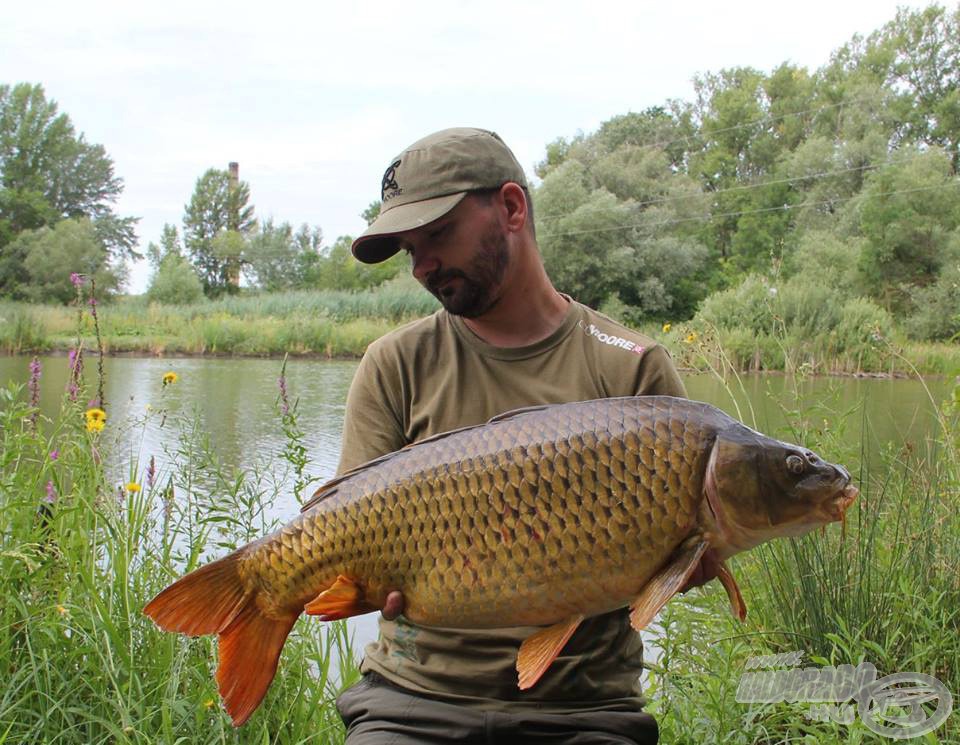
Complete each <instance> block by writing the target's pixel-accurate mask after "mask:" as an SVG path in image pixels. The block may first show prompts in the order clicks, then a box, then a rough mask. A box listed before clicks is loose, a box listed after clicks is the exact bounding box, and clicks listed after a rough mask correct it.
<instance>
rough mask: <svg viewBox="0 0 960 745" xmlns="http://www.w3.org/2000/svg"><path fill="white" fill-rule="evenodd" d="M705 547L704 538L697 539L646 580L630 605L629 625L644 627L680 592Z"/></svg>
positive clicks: (638, 627)
mask: <svg viewBox="0 0 960 745" xmlns="http://www.w3.org/2000/svg"><path fill="white" fill-rule="evenodd" d="M706 550H707V542H706V541H699V542H698V543H696V544H694V545H692V546H690V547H688V548H684V549H682V550H681V551H680V552H679V553H678V554H677V555H676V556H675V557H674V559H673V560H672V561H671V562H670V563H669V564H667V565H666V566H665V567H663V569H661V570H660V571H659V572H657V573H656V574H655V575H653V577H651V578H650V579H649V580H648V581H647V584H645V585H644V586H643V590H641V591H640V595H639V596H638V597H637V599H636V600H634V601H633V605H631V606H630V625H631V626H633V628H634V629H636V630H637V631H642V630H643V629H645V628H646V627H647V624H648V623H650V622H651V621H652V620H653V618H654V616H656V615H657V613H659V612H660V609H661V608H663V606H665V605H666V604H667V602H668V601H669V600H670V598H672V597H673V596H674V595H676V594H677V593H678V592H680V590H681V589H682V588H683V587H684V585H686V584H687V580H688V579H689V578H690V575H691V574H693V570H694V569H696V568H697V565H698V564H699V563H700V558H701V557H702V556H703V554H704V552H705V551H706Z"/></svg>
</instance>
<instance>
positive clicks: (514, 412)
mask: <svg viewBox="0 0 960 745" xmlns="http://www.w3.org/2000/svg"><path fill="white" fill-rule="evenodd" d="M547 406H548V404H537V405H536V406H524V407H522V408H519V409H510V411H505V412H503V413H502V414H497V415H496V416H495V417H493V418H492V419H489V420H488V421H487V424H493V423H494V422H505V421H507V420H508V419H513V418H514V417H515V416H520V415H521V414H529V413H530V412H531V411H543V410H544V409H546V408H547Z"/></svg>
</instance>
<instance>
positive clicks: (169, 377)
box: [163, 370, 180, 387]
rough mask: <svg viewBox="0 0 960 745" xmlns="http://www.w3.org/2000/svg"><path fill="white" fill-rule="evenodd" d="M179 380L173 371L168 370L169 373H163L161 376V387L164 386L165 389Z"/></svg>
mask: <svg viewBox="0 0 960 745" xmlns="http://www.w3.org/2000/svg"><path fill="white" fill-rule="evenodd" d="M179 378H180V376H179V375H177V374H176V373H175V372H173V370H170V371H169V372H165V373H164V374H163V385H164V387H166V386H168V385H173V384H174V383H176V382H177V380H179Z"/></svg>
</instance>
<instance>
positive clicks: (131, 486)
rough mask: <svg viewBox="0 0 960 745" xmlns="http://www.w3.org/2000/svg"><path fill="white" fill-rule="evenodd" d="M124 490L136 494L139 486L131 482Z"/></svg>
mask: <svg viewBox="0 0 960 745" xmlns="http://www.w3.org/2000/svg"><path fill="white" fill-rule="evenodd" d="M125 488H126V490H127V491H128V492H130V493H131V494H136V493H137V492H138V491H140V484H138V483H137V482H136V481H131V482H130V483H128V484H127V485H126V487H125Z"/></svg>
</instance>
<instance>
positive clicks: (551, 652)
mask: <svg viewBox="0 0 960 745" xmlns="http://www.w3.org/2000/svg"><path fill="white" fill-rule="evenodd" d="M582 622H583V616H573V618H568V619H566V620H565V621H561V622H560V623H555V624H554V625H553V626H548V627H547V628H545V629H543V630H542V631H538V632H537V633H535V634H533V635H532V636H528V637H527V638H526V639H524V640H523V644H521V645H520V651H519V652H518V653H517V673H518V675H519V678H518V682H517V685H518V686H519V688H520V690H521V691H525V690H527V689H528V688H532V687H533V686H534V685H535V684H536V682H537V681H538V680H540V678H541V677H542V676H543V674H544V673H545V672H546V671H547V668H548V667H550V664H551V663H552V662H553V661H554V660H555V659H557V655H558V654H560V650H561V649H563V646H564V645H565V644H566V643H567V642H568V641H569V640H570V637H571V636H573V632H574V631H576V630H577V626H579V625H580V624H581V623H582Z"/></svg>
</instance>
